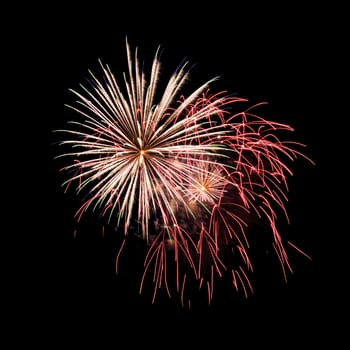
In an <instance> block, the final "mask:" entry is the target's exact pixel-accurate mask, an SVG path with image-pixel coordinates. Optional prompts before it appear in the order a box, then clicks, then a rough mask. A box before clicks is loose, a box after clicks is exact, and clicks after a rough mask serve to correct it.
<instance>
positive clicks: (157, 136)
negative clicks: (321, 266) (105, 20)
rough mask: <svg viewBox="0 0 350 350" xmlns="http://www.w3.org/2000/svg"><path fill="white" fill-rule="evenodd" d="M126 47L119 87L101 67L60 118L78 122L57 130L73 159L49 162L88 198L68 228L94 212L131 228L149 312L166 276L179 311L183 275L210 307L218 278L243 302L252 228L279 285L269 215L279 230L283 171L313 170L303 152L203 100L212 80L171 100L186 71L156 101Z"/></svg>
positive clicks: (284, 261) (255, 121) (275, 127)
mask: <svg viewBox="0 0 350 350" xmlns="http://www.w3.org/2000/svg"><path fill="white" fill-rule="evenodd" d="M126 47H127V66H128V71H127V73H124V76H123V80H122V81H123V86H122V85H120V84H119V83H118V82H117V79H116V78H115V76H114V75H113V73H112V72H111V70H110V68H109V67H108V66H104V65H103V64H102V63H101V62H100V66H101V69H102V72H103V79H98V78H97V77H96V76H95V75H94V74H93V73H92V72H89V73H90V76H91V79H90V81H89V86H88V87H86V86H83V85H80V87H81V92H78V91H75V90H71V92H73V94H74V95H75V96H76V97H77V98H78V100H77V105H76V106H68V107H69V108H71V109H72V110H74V111H75V112H77V113H78V114H80V115H81V116H82V117H84V120H83V121H82V122H76V121H74V122H70V126H71V128H70V129H67V130H58V131H60V132H64V133H65V134H67V135H68V136H70V138H68V139H66V140H65V141H63V142H61V144H62V145H66V146H69V147H70V149H71V151H69V152H67V153H63V154H61V155H60V156H59V157H67V158H68V157H69V158H71V159H73V160H72V162H71V163H70V164H68V165H67V166H65V167H64V168H63V170H65V171H67V172H68V174H70V175H69V177H68V179H67V180H66V181H65V182H64V184H63V185H64V186H66V190H67V189H68V187H71V186H72V185H73V184H74V183H75V184H76V190H77V193H78V194H80V193H82V192H84V193H85V194H86V195H87V197H86V199H85V200H84V201H83V203H82V205H81V206H80V208H79V209H78V210H77V212H76V217H77V218H78V220H80V219H81V217H82V216H83V214H84V213H85V212H86V211H87V210H89V209H92V210H97V209H100V210H101V213H102V216H103V217H107V221H108V223H110V224H113V225H116V227H121V226H122V227H123V232H124V234H125V235H127V234H128V233H129V231H131V230H132V227H133V226H134V223H137V226H138V228H139V229H140V230H141V235H142V237H143V239H144V240H145V241H146V242H147V243H148V252H147V254H146V255H145V261H144V273H143V276H142V279H141V283H140V293H141V292H142V290H143V288H144V286H145V280H146V276H147V275H148V274H150V275H151V276H153V277H152V281H153V284H154V291H153V297H152V302H154V301H155V298H156V294H157V291H158V290H159V289H165V290H166V292H167V294H168V295H169V296H170V295H171V290H172V286H171V284H169V278H168V275H169V274H172V273H173V269H174V275H175V289H176V291H177V292H178V293H179V294H180V298H181V303H182V304H183V305H184V303H185V297H186V296H185V286H187V285H188V284H189V277H190V275H191V276H194V278H195V279H196V280H197V281H198V285H199V287H200V288H201V287H202V286H206V289H207V294H208V301H209V303H210V302H211V300H212V298H213V291H214V281H215V279H216V278H221V277H222V276H223V274H224V273H225V272H226V271H231V273H232V284H233V285H234V287H235V288H236V290H237V291H238V290H239V289H242V290H243V293H244V295H245V296H248V294H249V293H248V291H250V292H253V287H252V284H251V282H250V281H249V277H248V274H249V272H251V271H253V265H252V262H251V259H250V256H249V248H250V244H249V240H248V238H247V234H246V231H247V229H248V227H249V222H250V221H249V220H250V219H249V218H250V217H254V216H255V217H258V218H259V219H260V220H264V222H266V223H267V224H268V225H269V227H270V230H271V237H272V247H273V249H274V250H275V252H276V255H277V259H278V260H279V262H280V264H281V266H282V271H283V275H284V278H285V279H286V278H287V277H286V276H287V270H289V271H292V267H291V264H290V262H289V258H288V255H287V252H286V250H285V247H284V240H283V239H282V236H281V233H280V232H279V229H278V227H277V222H276V221H277V216H278V215H277V213H278V211H279V210H282V212H283V213H284V216H285V218H286V219H287V221H288V220H289V218H288V214H287V210H286V207H285V203H286V202H287V192H288V185H287V178H288V176H292V175H293V173H292V171H291V169H290V168H289V166H288V162H291V161H294V160H295V159H297V158H299V157H302V158H305V159H306V160H308V161H310V162H311V163H312V161H311V159H309V158H308V157H306V156H305V155H304V154H303V153H302V152H301V151H298V148H300V147H303V146H304V145H302V144H299V143H297V142H291V141H284V140H280V138H279V136H278V133H279V132H286V131H288V132H292V131H293V129H292V128H291V127H290V126H289V125H286V124H281V123H276V122H272V121H268V120H266V119H264V118H261V117H260V116H258V115H257V114H256V113H255V112H254V109H256V108H257V107H259V105H261V104H259V105H255V106H251V107H249V108H247V109H246V110H245V111H243V112H239V113H234V112H233V111H234V109H235V108H236V105H237V103H246V102H247V100H246V99H243V98H239V97H232V96H227V95H226V94H225V93H224V92H219V93H214V94H211V93H210V90H209V85H210V84H211V83H212V82H213V81H214V80H216V78H214V79H212V80H209V81H207V82H205V83H204V84H202V85H201V86H199V87H198V88H197V89H196V90H194V91H193V92H192V93H191V94H189V95H188V96H187V97H186V96H184V95H181V96H179V94H180V91H181V89H182V88H183V86H184V83H185V82H186V81H187V80H188V77H189V70H188V69H187V64H186V63H185V64H183V65H181V66H179V68H178V69H177V70H176V71H175V73H174V74H173V75H172V76H171V77H170V79H169V81H168V83H167V84H166V86H165V88H164V90H163V92H162V95H161V96H160V98H159V101H156V96H157V92H158V89H157V87H158V81H159V77H160V68H161V67H160V60H159V49H158V50H157V52H156V54H155V57H154V60H153V64H152V66H151V72H150V78H149V80H148V81H147V79H146V76H145V73H144V71H143V70H141V69H140V63H139V60H138V56H137V51H136V53H135V56H134V57H133V55H132V53H131V50H130V48H129V45H128V44H126ZM113 220H114V221H113ZM125 243H126V241H125V239H124V240H123V243H122V246H121V248H120V250H119V252H118V254H117V258H116V266H117V267H118V260H119V256H120V254H121V251H122V249H123V248H124V246H125ZM288 244H289V245H290V246H291V247H293V248H294V249H296V250H297V251H299V252H300V253H301V254H303V255H305V256H307V254H305V253H304V252H303V251H301V250H300V249H299V248H298V247H296V246H295V245H294V244H293V243H291V242H289V241H288ZM233 256H235V259H233ZM237 257H238V260H239V262H237ZM233 260H234V261H235V263H233V262H232V261H233ZM170 261H173V262H174V263H175V265H171V264H169V262H170ZM152 270H153V272H152ZM169 271H171V272H169ZM190 304H191V303H190V300H188V305H190Z"/></svg>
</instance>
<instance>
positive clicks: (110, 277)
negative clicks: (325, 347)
mask: <svg viewBox="0 0 350 350" xmlns="http://www.w3.org/2000/svg"><path fill="white" fill-rule="evenodd" d="M86 6H87V7H88V5H86ZM162 6H164V8H159V7H158V6H150V7H148V8H147V7H146V5H143V6H142V7H139V6H138V5H136V4H134V5H130V6H122V7H120V6H118V5H116V6H114V5H110V6H109V7H102V6H101V7H99V6H98V5H97V6H96V5H95V6H94V7H88V8H86V9H84V10H80V11H73V10H72V9H70V8H69V7H67V8H66V10H65V11H64V15H63V17H62V18H61V22H60V23H59V28H57V31H58V32H59V34H56V35H57V36H58V44H57V45H58V47H57V49H56V50H57V55H58V57H59V59H58V58H56V60H57V61H56V63H55V64H58V67H57V74H56V75H55V77H54V79H55V84H57V86H62V89H63V101H59V98H58V107H57V110H55V113H53V114H52V115H50V123H49V124H50V125H49V130H48V145H47V147H48V152H47V154H48V165H49V167H48V170H49V179H50V182H49V188H48V193H49V205H48V208H49V214H48V215H49V216H48V217H47V218H48V221H49V228H48V229H47V230H46V234H47V235H48V236H47V237H46V239H47V240H46V241H45V242H49V243H48V245H49V246H48V248H47V249H46V252H47V255H48V263H47V264H45V262H43V264H44V265H46V266H45V268H46V270H47V271H50V272H47V273H46V274H43V275H44V276H48V275H49V276H50V277H53V287H54V288H53V294H52V297H50V298H49V299H48V301H47V309H48V310H49V313H50V315H51V316H52V317H53V319H55V318H56V315H57V319H58V318H60V322H59V324H58V326H57V327H56V331H58V333H57V337H58V338H60V339H66V337H67V339H68V335H73V338H74V339H75V340H77V342H78V343H79V342H81V341H83V340H85V341H86V340H88V341H89V339H91V340H92V338H97V339H99V341H101V342H102V341H105V340H107V341H111V342H112V346H111V347H113V348H118V344H119V343H120V341H122V340H123V341H124V340H126V341H128V342H129V344H130V345H131V344H133V342H135V341H141V342H143V344H144V345H145V346H146V345H148V344H150V345H152V344H157V343H159V344H161V345H162V346H164V347H165V346H167V345H169V344H170V345H172V344H174V345H175V344H176V345H181V344H182V345H183V344H186V342H192V344H195V342H197V341H198V347H199V346H200V345H202V344H204V345H205V344H208V345H210V344H215V343H216V345H215V348H217V349H221V348H229V349H230V348H232V349H234V348H241V347H240V346H238V345H239V344H243V343H245V344H246V345H247V346H248V345H249V344H250V343H251V342H253V341H255V340H258V342H259V343H260V344H261V346H263V345H271V346H273V345H274V344H275V345H278V344H281V345H282V344H283V343H285V344H294V342H295V344H300V342H305V343H306V344H308V345H312V344H314V345H315V344H318V343H319V342H320V341H321V342H322V340H325V341H326V340H329V338H330V336H329V332H327V330H328V329H329V328H328V324H329V322H330V321H331V320H332V317H331V316H329V315H330V312H332V310H333V305H332V303H333V302H332V298H333V287H332V283H331V282H330V281H331V279H332V278H331V277H327V278H326V279H328V282H327V281H325V275H328V276H329V275H330V274H331V272H330V271H328V272H327V266H328V260H327V259H329V255H327V251H329V250H332V248H330V245H332V243H329V240H327V239H326V235H327V233H326V232H325V230H323V229H322V228H324V227H327V224H326V222H325V221H324V220H326V219H324V218H325V217H326V216H327V215H326V213H327V208H326V207H325V206H324V205H323V204H322V200H321V196H320V182H321V181H322V180H321V178H322V176H323V175H322V167H325V166H326V164H325V161H324V160H323V157H322V154H323V152H324V149H325V146H324V145H323V142H322V140H323V136H322V134H323V133H324V125H323V124H322V123H321V122H320V115H322V113H327V112H326V110H325V107H324V106H322V105H321V103H320V94H321V93H322V91H323V88H322V84H323V81H324V79H326V76H327V74H329V73H328V70H327V66H326V62H322V64H323V67H324V69H323V74H320V69H319V66H318V65H316V64H315V62H319V60H320V57H322V55H323V52H324V50H325V36H324V34H325V31H326V28H324V27H323V26H322V25H321V20H320V19H318V18H315V16H314V14H313V13H312V11H307V10H306V9H305V8H298V7H295V8H293V7H292V3H291V4H290V5H283V6H282V5H280V8H279V7H278V6H277V7H275V8H273V9H272V8H271V9H268V8H263V7H262V6H259V8H257V7H255V6H256V5H254V6H253V5H252V6H251V7H250V6H246V8H242V6H235V5H234V4H233V5H232V7H230V8H226V5H224V4H222V5H220V6H219V4H218V6H216V5H215V4H210V6H208V7H205V6H206V5H202V6H203V7H204V8H202V7H200V8H197V9H196V10H188V9H187V8H186V5H185V4H180V3H177V4H174V5H168V4H166V3H164V5H162ZM165 7H166V8H165ZM157 11H159V12H157ZM126 36H127V37H128V39H129V43H130V45H131V47H132V48H135V47H136V46H138V47H139V53H140V57H141V58H143V59H144V61H145V67H146V69H147V67H149V65H150V63H151V61H152V59H153V57H154V53H155V51H156V49H157V47H158V46H159V45H160V46H161V48H162V49H163V52H162V55H161V60H162V62H163V73H162V74H163V76H164V78H165V79H167V78H169V76H170V75H171V74H172V72H173V71H174V70H175V68H176V67H177V66H178V65H179V64H180V63H181V61H182V60H183V59H187V60H189V62H190V63H191V64H194V67H193V69H192V74H191V77H192V79H191V80H190V81H189V82H188V84H187V86H188V89H189V90H190V89H191V88H196V87H197V86H198V85H199V84H200V83H203V82H205V81H207V80H208V79H210V78H212V77H214V76H217V75H220V76H221V78H220V80H219V81H218V82H217V83H215V84H214V85H213V89H216V90H227V91H229V92H233V93H236V94H237V95H239V96H241V97H244V98H247V99H249V100H250V101H251V104H254V103H257V102H262V101H266V102H269V105H268V106H266V109H265V112H264V113H266V115H267V117H268V118H270V119H272V120H274V121H277V122H282V123H287V124H289V125H291V126H293V127H294V128H295V132H294V133H293V134H291V138H292V139H293V140H295V141H300V142H302V143H305V144H306V145H307V148H306V149H305V153H306V154H307V155H308V156H309V157H310V158H312V159H313V160H314V161H315V162H316V165H315V166H313V165H311V164H309V163H308V162H306V161H304V160H302V159H298V160H297V161H296V162H294V163H292V164H291V169H292V170H293V172H294V174H295V175H294V176H293V177H291V178H290V179H289V202H288V204H287V210H288V212H289V216H290V219H291V224H290V225H287V224H286V223H285V222H284V221H283V222H281V227H283V230H284V232H286V234H287V235H288V237H289V235H290V239H291V241H293V242H295V243H296V244H297V245H298V246H299V247H301V248H302V249H303V250H304V251H306V252H307V253H308V254H309V255H310V256H311V257H312V259H313V260H312V261H309V260H308V259H305V258H304V257H303V256H302V255H299V254H294V253H292V252H291V255H290V258H291V263H292V266H293V267H294V274H293V275H289V281H288V283H287V284H285V282H284V280H283V276H282V274H281V270H280V266H279V262H278V260H277V258H274V257H272V256H265V255H264V254H262V253H260V252H259V249H258V245H259V244H263V242H260V243H259V242H258V241H257V242H256V245H257V246H256V247H255V248H254V247H253V249H256V250H257V254H256V256H255V259H256V263H257V266H256V267H257V269H256V271H255V272H254V274H253V275H252V276H251V280H252V282H253V284H254V286H255V294H254V295H253V296H251V297H250V298H249V299H248V300H246V299H245V298H244V297H243V295H240V294H237V293H236V292H235V290H234V288H233V287H232V286H231V284H230V283H228V282H227V281H225V280H223V281H219V283H218V284H217V289H216V293H217V294H214V300H213V302H212V305H210V306H208V305H207V303H206V300H205V298H204V297H202V296H200V295H199V296H198V298H197V299H196V297H194V298H193V308H192V309H191V310H188V309H186V308H185V309H183V308H182V307H181V305H180V303H179V300H178V298H177V296H176V295H174V296H173V298H172V299H168V298H167V296H166V295H165V294H162V292H160V293H159V298H158V299H157V300H156V303H155V304H154V305H152V304H151V291H149V292H147V291H146V292H145V293H144V294H142V295H141V296H140V295H139V294H138V286H139V278H140V276H141V273H142V262H143V256H142V246H141V245H140V243H139V242H138V241H137V240H136V239H135V242H133V241H132V239H131V242H130V245H128V249H127V250H126V252H124V255H125V256H126V257H125V260H124V261H123V265H121V266H120V274H119V275H118V276H116V274H115V257H116V253H117V251H118V247H119V244H120V242H121V237H120V236H118V235H117V234H113V233H111V232H107V233H106V235H105V237H104V238H103V237H102V236H101V227H100V226H99V224H98V218H97V215H96V214H93V213H91V212H90V213H88V214H87V216H86V218H85V220H84V222H83V224H81V225H80V226H79V229H78V235H77V237H76V238H73V232H74V230H75V228H76V223H75V220H74V218H73V215H74V213H75V210H76V209H77V208H78V206H79V198H77V197H76V196H75V194H74V191H70V192H69V193H68V194H64V193H63V189H62V188H61V187H60V185H61V183H62V181H63V180H64V179H65V177H64V175H63V174H61V173H59V171H58V169H59V167H60V165H61V163H60V161H54V160H53V157H54V156H55V155H57V154H58V153H59V151H60V149H59V148H58V147H57V146H55V144H54V142H55V141H57V138H56V136H55V135H52V134H51V130H54V129H60V128H64V127H66V122H67V121H68V120H72V119H74V118H76V117H77V115H76V114H74V113H73V112H71V111H69V110H68V109H66V108H64V107H63V105H64V104H65V103H71V102H72V98H73V96H72V94H70V93H69V92H68V89H69V88H73V89H74V88H77V87H78V85H79V84H80V83H83V82H84V79H85V78H86V77H87V75H88V70H89V69H91V70H92V71H94V72H98V71H99V64H98V59H101V60H102V61H103V62H104V63H108V64H109V65H110V66H111V68H112V71H113V72H114V73H116V76H120V74H121V73H122V72H123V71H124V70H125V69H126V65H125V63H126V60H125V37H126ZM62 80H63V81H62ZM56 88H57V87H56ZM60 105H61V106H60ZM281 220H282V219H281ZM256 229H257V230H259V228H256ZM51 262H52V263H53V266H51V264H50V263H51ZM128 332H130V333H131V334H132V335H131V336H130V335H127V333H128ZM277 334H279V335H281V337H282V338H281V340H278V336H277ZM165 335H166V336H167V339H168V340H166V341H165V342H164V341H161V340H160V337H161V336H165ZM302 339H303V340H302ZM227 342H228V344H229V346H227V347H223V346H221V345H220V344H225V343H227ZM113 343H114V344H113ZM235 346H237V347H235ZM122 348H124V347H122Z"/></svg>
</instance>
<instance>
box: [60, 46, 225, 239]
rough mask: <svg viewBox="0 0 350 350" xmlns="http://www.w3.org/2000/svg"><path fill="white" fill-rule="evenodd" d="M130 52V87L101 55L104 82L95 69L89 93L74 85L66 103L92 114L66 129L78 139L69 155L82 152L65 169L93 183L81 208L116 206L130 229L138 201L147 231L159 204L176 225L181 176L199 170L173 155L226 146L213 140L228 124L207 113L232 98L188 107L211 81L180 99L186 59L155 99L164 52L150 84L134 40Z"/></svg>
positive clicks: (209, 151)
mask: <svg viewBox="0 0 350 350" xmlns="http://www.w3.org/2000/svg"><path fill="white" fill-rule="evenodd" d="M127 57H128V76H127V75H126V74H124V84H125V91H126V93H123V90H122V88H121V87H120V86H119V85H118V83H117V81H116V79H115V77H114V75H113V74H112V73H111V70H110V68H109V67H108V66H107V67H105V66H104V65H103V64H102V63H101V62H100V64H101V67H102V70H103V74H104V80H103V81H101V80H99V79H98V78H96V76H95V75H94V74H93V73H92V72H90V75H91V77H92V80H91V81H90V88H86V87H84V86H82V85H81V88H82V90H83V93H79V92H77V91H75V90H71V91H72V92H73V93H74V94H75V95H76V96H77V97H78V98H79V100H78V107H73V106H68V107H70V108H72V109H73V110H75V111H76V112H78V113H80V114H81V115H83V116H84V117H85V118H86V120H85V121H84V122H82V123H77V122H74V123H73V124H72V125H73V126H74V125H75V126H76V130H66V131H65V132H67V133H69V134H71V135H72V136H73V139H72V140H67V141H64V142H63V143H64V144H71V145H73V146H74V150H76V151H75V152H69V153H67V154H65V156H73V157H76V158H77V161H76V162H75V163H73V164H72V165H71V166H67V168H66V169H67V170H68V169H72V170H74V169H75V170H77V172H76V173H75V174H74V175H73V176H72V177H71V178H70V179H68V181H67V183H69V182H71V181H73V180H79V185H78V191H81V190H82V189H85V188H86V187H89V189H88V190H89V192H90V193H91V195H92V196H91V198H89V199H88V201H87V202H85V203H84V204H83V206H82V207H81V209H80V210H79V212H82V211H86V210H87V209H88V207H89V206H90V205H93V206H94V208H97V207H102V208H104V211H106V208H108V211H109V218H110V219H111V218H112V217H113V214H114V212H117V214H118V215H117V217H118V218H119V219H118V220H120V219H121V218H123V219H124V230H125V233H126V232H127V231H128V228H129V226H130V221H131V218H132V216H133V210H134V208H135V203H137V202H138V205H137V207H138V209H137V210H138V220H139V221H141V222H142V232H143V234H144V236H145V237H148V221H149V220H150V217H151V214H152V212H156V211H160V212H161V213H162V217H163V220H164V221H165V222H166V223H167V224H168V223H169V222H171V223H172V224H176V223H177V220H176V216H175V213H174V211H173V210H172V209H171V208H170V207H169V201H170V200H171V199H176V200H177V201H180V202H182V205H185V206H187V203H186V202H185V200H184V192H186V191H187V189H186V188H187V187H183V180H181V179H187V180H186V181H185V182H189V181H190V179H191V177H192V176H193V173H196V171H197V170H196V169H195V168H194V167H193V166H190V165H188V164H187V165H186V166H185V167H182V168H181V169H180V168H179V167H178V166H176V165H174V164H175V163H174V160H175V159H176V160H178V159H181V158H182V159H186V160H188V159H191V158H196V159H197V162H198V159H199V158H198V156H204V155H215V154H218V153H222V152H220V151H221V150H222V149H223V148H224V146H223V145H221V144H219V143H214V142H212V140H214V139H215V137H218V136H220V135H222V134H223V133H224V132H225V131H224V128H223V126H222V125H216V126H215V125H212V127H211V128H208V125H209V123H210V121H208V118H210V117H211V116H212V115H213V114H214V113H215V114H216V113H217V111H218V110H220V108H221V106H223V105H224V104H225V103H226V99H225V98H224V97H220V98H217V99H213V100H212V101H210V102H209V103H207V104H205V105H203V106H202V108H197V109H196V110H195V111H194V112H193V111H192V113H190V114H189V113H187V108H188V106H189V105H193V104H194V101H196V100H197V99H198V97H199V96H200V94H201V93H203V91H204V90H205V89H206V88H207V87H208V84H209V82H207V83H205V84H203V85H202V86H200V87H199V88H198V89H197V90H195V91H194V92H193V93H192V94H190V96H189V97H187V98H185V99H183V100H182V101H180V102H177V101H176V100H175V98H176V97H177V96H178V95H179V91H180V89H181V88H182V86H183V84H184V82H185V81H186V79H187V78H188V72H187V71H186V69H185V68H186V64H184V65H183V66H181V67H180V68H178V70H177V71H176V72H175V73H174V74H173V76H172V77H171V78H170V80H169V82H168V84H167V86H166V87H165V90H164V92H163V95H162V97H161V98H160V102H159V103H158V104H157V103H155V101H154V99H155V94H156V87H157V82H158V80H159V70H160V64H159V57H158V52H157V54H156V56H155V58H154V61H153V65H152V69H151V75H150V81H149V82H148V83H146V79H145V75H144V73H143V72H141V71H140V68H139V63H138V59H137V56H136V57H135V64H133V61H132V55H131V52H130V49H129V46H128V45H127ZM146 86H147V88H146ZM174 105H176V107H174ZM84 159H87V160H84ZM155 188H157V190H155ZM159 189H161V191H159ZM150 204H151V206H150ZM169 214H170V215H169ZM118 222H119V221H118Z"/></svg>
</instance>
